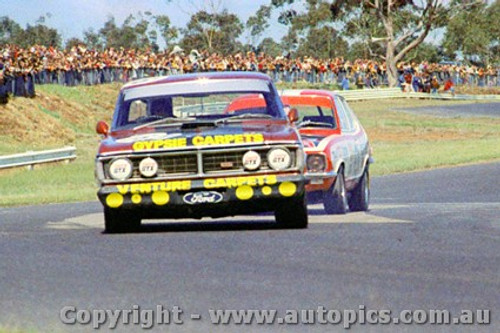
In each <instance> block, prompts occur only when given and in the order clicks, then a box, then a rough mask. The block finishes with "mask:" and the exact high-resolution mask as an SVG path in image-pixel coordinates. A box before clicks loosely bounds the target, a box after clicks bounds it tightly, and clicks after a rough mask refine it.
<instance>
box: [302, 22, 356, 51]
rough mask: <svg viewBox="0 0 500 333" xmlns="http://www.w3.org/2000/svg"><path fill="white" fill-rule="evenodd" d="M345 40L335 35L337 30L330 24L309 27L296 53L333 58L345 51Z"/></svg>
mask: <svg viewBox="0 0 500 333" xmlns="http://www.w3.org/2000/svg"><path fill="white" fill-rule="evenodd" d="M348 46H349V45H348V44H347V42H346V41H345V40H344V39H342V38H341V37H338V36H337V31H336V30H335V29H334V28H332V27H330V26H323V27H321V28H311V29H309V30H308V32H307V36H306V37H305V38H303V39H302V40H301V42H300V43H299V48H298V50H297V55H298V56H300V57H304V56H313V57H316V58H321V59H328V58H335V57H338V56H343V55H345V54H346V53H347V48H348Z"/></svg>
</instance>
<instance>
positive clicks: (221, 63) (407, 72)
mask: <svg viewBox="0 0 500 333" xmlns="http://www.w3.org/2000/svg"><path fill="white" fill-rule="evenodd" d="M203 71H259V72H263V73H267V74H268V75H269V76H271V77H272V78H273V79H274V80H275V81H276V82H279V81H285V82H296V81H301V80H303V81H306V82H309V83H325V84H337V85H339V86H340V87H341V88H342V89H350V88H351V89H352V88H353V87H356V88H375V87H378V86H383V85H387V84H388V78H387V73H386V65H385V63H383V62H378V61H374V60H370V59H358V60H355V61H349V60H345V59H343V58H341V57H340V58H334V59H315V58H312V57H300V58H292V57H290V56H279V57H271V56H269V55H266V54H263V53H258V54H256V53H255V52H239V53H236V54H232V55H226V56H222V55H220V54H218V53H209V52H207V51H201V52H199V51H197V50H191V51H190V52H184V50H182V49H181V48H180V47H178V46H176V47H174V49H173V50H172V51H164V52H157V53H155V52H152V51H150V50H142V51H139V50H132V49H113V48H108V49H106V50H104V51H96V50H92V49H88V48H87V47H85V46H84V45H77V46H73V47H72V48H70V49H68V50H62V49H57V48H54V47H44V46H38V45H35V46H33V47H31V48H29V49H22V48H19V47H17V46H15V45H4V46H0V103H2V102H4V103H5V102H6V101H7V97H6V96H7V95H14V96H25V97H34V96H35V85H36V84H49V83H52V84H60V85H65V86H76V85H95V84H102V83H110V82H127V81H130V80H134V79H139V78H143V77H148V76H162V75H176V74H180V73H191V72H203ZM398 71H399V75H400V76H399V85H400V86H401V87H402V89H404V90H407V91H409V90H413V91H427V92H433V91H436V90H437V89H438V88H439V87H440V86H442V85H446V84H448V86H449V85H450V84H451V85H454V84H458V85H461V84H468V85H477V86H492V85H495V86H496V85H498V86H500V67H491V66H490V67H486V68H483V67H477V66H465V65H460V64H456V63H444V64H435V63H428V62H422V63H414V62H411V63H405V62H402V63H399V64H398Z"/></svg>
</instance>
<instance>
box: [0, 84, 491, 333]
mask: <svg viewBox="0 0 500 333" xmlns="http://www.w3.org/2000/svg"><path fill="white" fill-rule="evenodd" d="M118 87H119V86H118V85H107V86H99V87H78V88H68V87H61V86H51V85H48V86H41V87H40V88H39V90H38V91H39V94H40V96H39V97H37V98H35V99H33V100H30V99H14V100H13V101H11V102H10V103H9V104H8V107H1V108H0V133H2V134H0V155H3V154H11V153H18V152H24V151H26V150H38V149H48V148H54V147H62V146H64V145H67V144H72V145H75V146H76V147H77V154H78V158H77V159H76V161H74V162H72V163H69V164H51V165H41V166H37V167H36V168H35V169H34V170H26V169H24V168H18V169H12V170H5V171H0V206H12V205H25V204H46V203H56V202H74V201H83V200H95V199H96V195H95V193H96V190H97V189H96V187H95V182H94V165H93V163H94V154H95V151H96V149H97V144H98V136H97V135H96V134H94V132H93V129H94V126H95V123H96V121H97V120H98V119H105V120H108V121H109V119H110V118H111V113H112V110H113V105H114V101H115V99H116V95H117V92H118ZM279 88H280V89H281V88H282V87H279ZM465 103H470V102H463V101H435V100H406V99H395V100H377V101H376V102H373V101H365V102H353V103H351V104H350V105H351V106H352V108H353V109H354V111H355V112H356V114H357V115H358V117H359V118H360V120H361V122H362V124H363V126H364V127H365V129H366V130H367V132H368V135H369V138H370V141H371V143H372V146H373V148H374V157H375V159H376V163H375V164H374V165H373V168H372V169H371V171H372V175H383V174H390V173H399V172H408V171H416V170H423V169H429V168H435V167H442V166H451V165H459V164H466V163H475V162H484V161H490V160H495V159H499V158H500V144H499V142H500V133H499V131H498V128H500V119H498V118H437V117H433V116H428V115H418V114H411V113H406V112H398V111H395V110H396V109H401V108H410V107H428V106H436V105H438V106H444V105H451V104H465ZM0 333H1V331H0Z"/></svg>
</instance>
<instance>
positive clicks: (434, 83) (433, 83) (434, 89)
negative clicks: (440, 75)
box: [431, 75, 439, 94]
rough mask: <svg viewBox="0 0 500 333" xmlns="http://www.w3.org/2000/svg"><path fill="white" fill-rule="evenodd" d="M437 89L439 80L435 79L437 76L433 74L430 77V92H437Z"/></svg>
mask: <svg viewBox="0 0 500 333" xmlns="http://www.w3.org/2000/svg"><path fill="white" fill-rule="evenodd" d="M438 89H439V82H438V80H437V77H436V76H435V75H434V76H433V77H432V79H431V93H433V94H437V92H438Z"/></svg>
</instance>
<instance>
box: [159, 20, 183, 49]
mask: <svg viewBox="0 0 500 333" xmlns="http://www.w3.org/2000/svg"><path fill="white" fill-rule="evenodd" d="M154 20H155V24H156V27H157V30H159V32H160V35H161V36H162V38H163V41H164V42H165V48H166V49H167V48H168V47H169V46H170V44H171V43H172V42H173V41H174V40H175V39H176V38H177V36H178V29H177V28H175V27H172V26H171V23H170V18H169V17H168V16H166V15H157V16H155V17H154Z"/></svg>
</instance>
